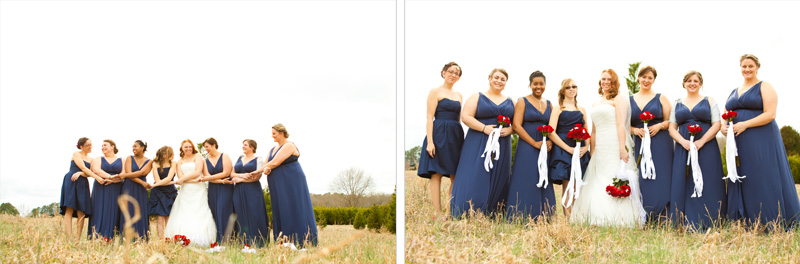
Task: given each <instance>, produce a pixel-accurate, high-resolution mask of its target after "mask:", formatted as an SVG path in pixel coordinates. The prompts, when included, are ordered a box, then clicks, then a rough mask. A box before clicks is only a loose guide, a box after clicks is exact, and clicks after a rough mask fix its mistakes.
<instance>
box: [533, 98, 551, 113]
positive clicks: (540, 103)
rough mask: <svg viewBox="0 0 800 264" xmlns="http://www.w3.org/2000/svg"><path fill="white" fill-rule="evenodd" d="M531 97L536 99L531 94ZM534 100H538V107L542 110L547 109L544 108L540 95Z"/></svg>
mask: <svg viewBox="0 0 800 264" xmlns="http://www.w3.org/2000/svg"><path fill="white" fill-rule="evenodd" d="M531 98H533V99H536V97H534V96H533V95H531ZM536 101H539V109H542V111H546V110H547V109H544V104H543V102H542V99H541V97H540V98H539V99H536Z"/></svg>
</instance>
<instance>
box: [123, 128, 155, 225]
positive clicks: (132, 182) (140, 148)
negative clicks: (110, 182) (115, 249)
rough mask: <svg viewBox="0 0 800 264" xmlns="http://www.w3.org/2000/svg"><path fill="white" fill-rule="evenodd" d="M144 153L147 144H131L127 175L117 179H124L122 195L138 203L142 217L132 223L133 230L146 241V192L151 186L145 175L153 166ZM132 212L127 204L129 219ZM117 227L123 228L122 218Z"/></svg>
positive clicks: (141, 142)
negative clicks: (128, 196) (126, 195)
mask: <svg viewBox="0 0 800 264" xmlns="http://www.w3.org/2000/svg"><path fill="white" fill-rule="evenodd" d="M146 151H147V143H144V142H143V141H141V140H136V141H135V142H134V143H133V155H132V156H130V157H128V158H127V159H126V160H125V171H128V173H122V174H120V175H119V177H120V178H122V179H126V180H125V181H123V182H122V187H121V188H122V193H124V194H128V195H130V196H131V197H133V199H135V200H136V201H137V202H138V203H139V208H140V213H141V216H142V217H141V218H140V219H139V220H138V221H136V222H135V223H133V230H134V231H135V232H136V234H138V236H139V237H144V238H145V239H148V238H149V237H150V234H149V233H148V232H147V231H149V230H150V219H149V217H147V216H148V215H150V213H149V212H148V209H149V206H147V205H148V201H147V199H148V196H147V190H148V189H150V188H152V186H151V185H150V184H149V183H147V174H150V170H152V169H151V168H152V165H153V164H152V163H150V159H148V158H147V157H145V156H144V153H145V152H146ZM126 203H127V202H126ZM134 210H135V209H134V208H133V204H130V203H128V213H129V214H130V216H131V217H133V215H134V213H135V211H134ZM119 227H120V229H122V228H124V227H125V218H124V217H120V218H119ZM122 231H123V230H120V232H122Z"/></svg>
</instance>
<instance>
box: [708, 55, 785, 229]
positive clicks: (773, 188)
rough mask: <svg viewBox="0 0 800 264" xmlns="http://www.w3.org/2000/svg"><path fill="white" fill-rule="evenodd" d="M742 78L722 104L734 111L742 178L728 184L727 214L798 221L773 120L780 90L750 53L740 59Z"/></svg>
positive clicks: (749, 219)
mask: <svg viewBox="0 0 800 264" xmlns="http://www.w3.org/2000/svg"><path fill="white" fill-rule="evenodd" d="M739 66H740V67H741V71H742V76H743V77H744V83H742V86H740V87H738V88H736V89H734V90H733V91H732V92H731V94H730V96H729V97H728V100H727V102H726V103H725V109H726V110H730V111H736V114H737V115H736V117H735V118H734V119H733V122H734V123H733V132H734V135H728V134H727V124H725V125H722V131H723V132H722V133H723V134H725V135H726V136H729V137H730V136H735V137H736V148H737V149H738V152H739V161H740V166H739V167H738V172H739V175H743V176H746V178H744V179H743V180H742V181H741V182H736V183H731V182H729V183H728V201H729V208H728V217H729V218H730V219H731V220H738V219H742V220H745V222H746V223H747V224H753V223H756V222H758V223H760V224H762V225H763V224H766V223H769V222H772V221H777V223H778V224H783V225H785V226H786V228H791V227H792V226H794V225H796V224H797V222H798V220H800V202H798V198H797V190H796V188H795V185H794V181H793V179H792V172H791V170H790V168H789V163H788V161H787V159H786V150H785V149H784V145H783V139H782V138H781V134H780V130H779V129H778V125H777V124H776V123H775V115H776V109H777V106H778V95H777V93H776V92H775V88H773V87H772V84H770V83H769V82H764V81H761V80H759V79H758V69H759V68H760V67H761V63H760V62H759V61H758V58H757V57H756V56H755V55H752V54H745V55H742V57H741V58H740V59H739Z"/></svg>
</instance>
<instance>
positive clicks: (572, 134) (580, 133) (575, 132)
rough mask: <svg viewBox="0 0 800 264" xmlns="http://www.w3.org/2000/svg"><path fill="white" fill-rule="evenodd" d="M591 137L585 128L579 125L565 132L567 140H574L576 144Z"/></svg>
mask: <svg viewBox="0 0 800 264" xmlns="http://www.w3.org/2000/svg"><path fill="white" fill-rule="evenodd" d="M591 137H592V136H591V135H589V131H588V130H586V128H585V127H582V126H581V124H575V127H573V128H572V129H571V130H569V132H567V138H571V139H574V140H575V141H577V142H581V141H583V140H587V139H589V138H591Z"/></svg>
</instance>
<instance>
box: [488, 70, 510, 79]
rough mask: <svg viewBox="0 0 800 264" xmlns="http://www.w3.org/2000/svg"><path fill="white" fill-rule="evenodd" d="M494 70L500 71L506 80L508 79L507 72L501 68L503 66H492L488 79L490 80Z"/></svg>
mask: <svg viewBox="0 0 800 264" xmlns="http://www.w3.org/2000/svg"><path fill="white" fill-rule="evenodd" d="M495 72H500V73H502V74H503V75H505V76H506V80H508V72H507V71H506V70H505V69H503V68H494V69H493V70H492V72H490V73H489V79H490V80H491V79H492V75H494V73H495Z"/></svg>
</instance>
